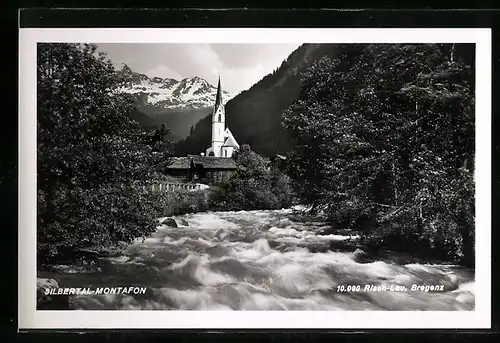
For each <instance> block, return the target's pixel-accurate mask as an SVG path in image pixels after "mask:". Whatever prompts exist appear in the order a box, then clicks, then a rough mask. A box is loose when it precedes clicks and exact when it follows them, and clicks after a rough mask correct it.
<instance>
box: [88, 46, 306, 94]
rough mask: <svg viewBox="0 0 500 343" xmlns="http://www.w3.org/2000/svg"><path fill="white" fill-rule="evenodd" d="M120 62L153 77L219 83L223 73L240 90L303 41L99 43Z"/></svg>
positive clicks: (224, 80)
mask: <svg viewBox="0 0 500 343" xmlns="http://www.w3.org/2000/svg"><path fill="white" fill-rule="evenodd" d="M97 46H98V51H102V52H105V53H107V55H108V57H109V58H110V59H111V61H112V62H113V63H114V64H115V65H116V66H120V65H121V64H122V63H125V64H127V65H128V66H129V67H130V68H131V69H132V70H134V71H135V72H138V73H142V74H146V75H147V76H149V77H154V76H158V77H169V78H173V79H176V80H181V79H183V78H186V77H193V76H198V77H201V78H203V79H205V80H207V81H208V82H209V83H210V84H212V85H214V86H217V80H218V77H219V75H220V77H221V84H222V88H223V89H224V90H227V91H229V92H231V93H239V92H241V91H244V90H246V89H248V88H250V87H251V86H252V85H253V84H255V83H256V82H258V81H259V80H260V79H262V78H263V77H264V76H265V75H267V74H269V73H271V72H272V71H273V70H275V69H276V68H278V67H279V66H280V65H281V63H282V62H283V60H285V59H286V58H287V57H288V55H290V53H291V52H292V51H294V50H295V49H297V48H298V47H299V44H284V43H283V44H276V43H273V44H250V43H247V44H245V43H237V44H235V43H231V44H193V43H189V44H187V43H186V44H181V43H170V44H150V43H142V44H141V43H137V44H135V43H134V44H132V43H109V44H97Z"/></svg>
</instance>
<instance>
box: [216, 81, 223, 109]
mask: <svg viewBox="0 0 500 343" xmlns="http://www.w3.org/2000/svg"><path fill="white" fill-rule="evenodd" d="M220 104H222V89H221V87H220V75H219V84H218V85H217V97H216V98H215V110H217V108H218V107H219V105H220Z"/></svg>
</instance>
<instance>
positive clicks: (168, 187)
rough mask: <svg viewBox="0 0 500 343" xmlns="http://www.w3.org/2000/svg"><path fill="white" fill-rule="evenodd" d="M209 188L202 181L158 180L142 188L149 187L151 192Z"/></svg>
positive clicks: (192, 190)
mask: <svg viewBox="0 0 500 343" xmlns="http://www.w3.org/2000/svg"><path fill="white" fill-rule="evenodd" d="M207 188H209V187H208V186H207V185H204V184H202V183H174V182H159V183H154V184H151V185H147V186H143V189H144V190H146V189H148V190H149V189H151V191H152V192H179V191H184V192H186V191H188V192H194V191H200V190H203V189H207Z"/></svg>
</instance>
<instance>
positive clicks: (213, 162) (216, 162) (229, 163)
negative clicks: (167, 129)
mask: <svg viewBox="0 0 500 343" xmlns="http://www.w3.org/2000/svg"><path fill="white" fill-rule="evenodd" d="M188 157H189V158H190V159H191V161H192V162H193V164H194V165H195V166H196V165H201V166H202V167H203V168H206V169H236V161H235V160H234V159H233V158H231V157H214V156H201V155H188Z"/></svg>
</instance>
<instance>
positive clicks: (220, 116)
mask: <svg viewBox="0 0 500 343" xmlns="http://www.w3.org/2000/svg"><path fill="white" fill-rule="evenodd" d="M219 121H222V114H220V113H219Z"/></svg>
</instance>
